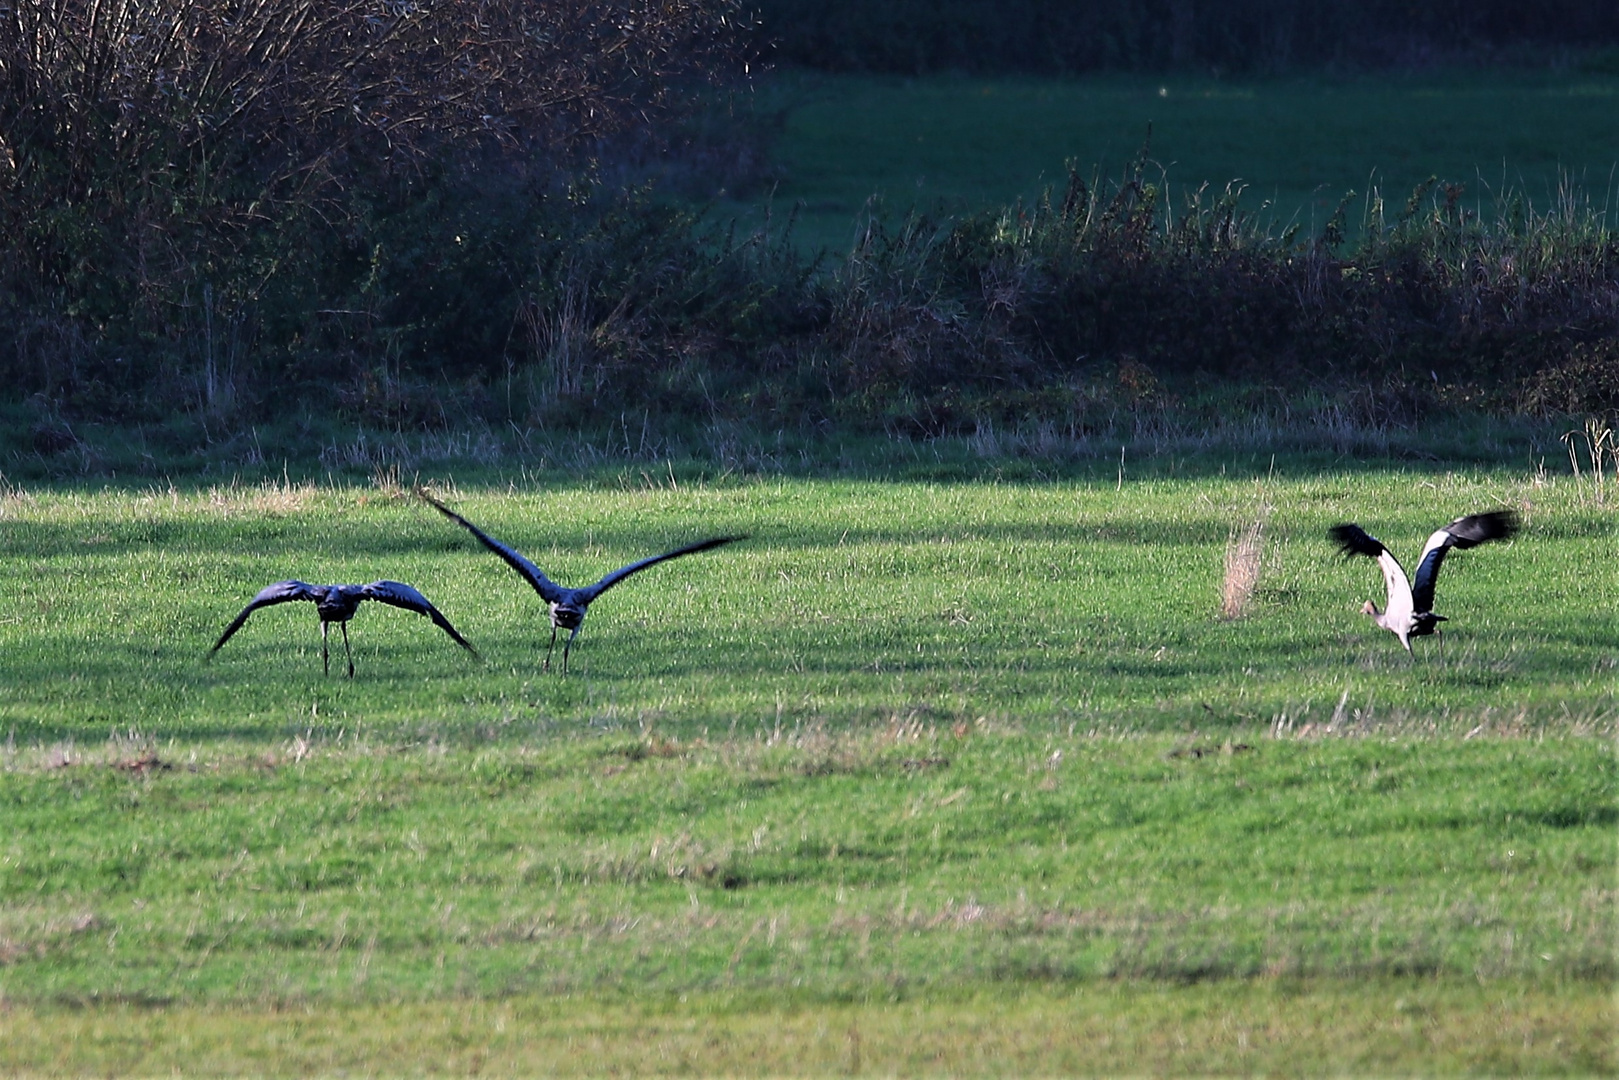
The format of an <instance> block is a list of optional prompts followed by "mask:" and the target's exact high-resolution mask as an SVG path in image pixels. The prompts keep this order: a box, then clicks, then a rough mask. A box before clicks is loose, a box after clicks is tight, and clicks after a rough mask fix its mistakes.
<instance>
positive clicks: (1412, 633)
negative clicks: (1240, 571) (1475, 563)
mask: <svg viewBox="0 0 1619 1080" xmlns="http://www.w3.org/2000/svg"><path fill="white" fill-rule="evenodd" d="M1517 531H1518V516H1517V515H1516V514H1514V513H1513V512H1512V511H1511V510H1491V511H1489V512H1488V513H1483V514H1469V515H1468V516H1467V517H1459V518H1457V519H1456V520H1455V521H1452V522H1451V523H1450V524H1449V525H1446V526H1445V527H1444V528H1442V529H1439V530H1437V531H1435V533H1434V534H1433V535H1432V536H1430V537H1428V543H1427V544H1426V545H1425V546H1424V547H1423V549H1422V559H1421V561H1420V562H1418V563H1417V580H1416V584H1415V585H1413V584H1412V583H1411V582H1410V581H1409V580H1408V579H1407V578H1406V576H1405V570H1404V568H1402V567H1401V566H1400V563H1399V560H1397V559H1395V557H1394V556H1393V555H1391V554H1390V553H1389V549H1388V548H1386V547H1384V546H1383V543H1382V541H1380V540H1378V539H1377V538H1376V537H1375V536H1372V535H1371V534H1369V533H1368V532H1367V531H1366V530H1365V529H1362V528H1361V527H1360V526H1359V525H1356V524H1354V523H1353V522H1346V523H1344V524H1342V525H1334V526H1333V527H1332V528H1331V529H1330V530H1328V532H1327V535H1328V536H1330V537H1331V538H1332V539H1333V540H1334V541H1336V542H1337V544H1338V545H1339V547H1340V549H1341V550H1342V551H1343V555H1344V558H1346V559H1347V558H1350V557H1352V556H1355V555H1365V556H1367V557H1368V558H1373V559H1376V560H1377V565H1378V566H1379V567H1381V568H1382V570H1383V582H1384V584H1385V585H1387V586H1388V601H1387V603H1388V606H1387V607H1386V608H1385V609H1384V610H1382V611H1379V610H1377V605H1376V604H1374V603H1372V602H1371V601H1370V600H1368V601H1366V603H1365V605H1364V606H1363V607H1362V608H1361V609H1360V610H1361V611H1362V612H1363V613H1364V614H1366V615H1370V616H1371V618H1372V621H1373V622H1375V623H1376V624H1377V625H1378V626H1381V627H1382V628H1383V629H1385V630H1387V631H1389V632H1390V633H1391V634H1393V635H1394V636H1395V637H1397V638H1399V639H1400V644H1401V645H1404V646H1405V651H1406V652H1408V653H1410V652H1411V639H1412V638H1414V637H1426V636H1428V635H1429V634H1437V633H1438V630H1439V624H1440V623H1442V622H1448V621H1449V620H1448V619H1446V618H1445V616H1443V615H1435V614H1434V610H1433V592H1434V585H1435V583H1436V582H1437V581H1438V580H1439V567H1440V566H1441V565H1443V564H1444V561H1445V556H1446V555H1447V554H1448V553H1449V552H1450V549H1451V548H1453V547H1454V548H1462V549H1464V550H1465V549H1467V548H1470V547H1477V546H1478V545H1480V544H1484V543H1488V542H1489V541H1491V540H1507V539H1510V538H1511V537H1512V536H1513V535H1514V534H1515V533H1516V532H1517ZM1444 640H1445V639H1444V636H1443V635H1440V637H1439V642H1440V648H1441V649H1442V648H1443V647H1444ZM1412 655H1415V654H1412Z"/></svg>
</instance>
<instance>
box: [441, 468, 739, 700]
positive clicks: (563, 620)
mask: <svg viewBox="0 0 1619 1080" xmlns="http://www.w3.org/2000/svg"><path fill="white" fill-rule="evenodd" d="M416 494H418V495H420V496H421V497H422V498H423V499H424V500H425V501H427V502H428V503H430V504H431V505H432V506H433V507H434V508H436V509H437V510H438V512H439V513H441V514H443V515H444V516H445V517H447V518H449V519H450V520H451V521H453V522H455V523H456V524H458V525H460V526H461V527H462V528H464V529H466V530H467V531H468V532H470V533H471V534H472V535H473V536H475V537H477V538H478V540H479V542H480V543H482V544H483V546H484V547H486V548H488V549H489V550H490V551H493V552H494V553H495V554H496V555H499V556H500V557H501V558H502V559H504V560H506V564H507V565H508V566H510V567H511V568H512V569H513V570H515V571H517V572H518V573H519V574H521V575H522V577H523V579H524V580H525V581H527V582H528V583H529V584H530V585H532V586H533V587H534V591H535V592H537V593H539V594H540V599H541V600H544V601H545V603H546V604H547V606H548V607H549V609H550V614H551V644H550V645H549V646H548V647H547V648H546V650H545V668H544V670H546V671H549V670H551V654H552V653H553V652H555V651H556V647H557V631H558V630H559V629H560V630H566V631H568V640H567V641H566V642H564V643H563V646H562V671H563V674H567V671H568V653H569V651H570V650H571V649H572V648H573V639H574V638H576V637H578V636H579V628H580V626H582V625H583V624H584V621H585V610H586V609H587V608H589V607H590V605H591V604H592V603H594V602H595V601H596V599H597V598H598V597H600V596H601V594H602V593H604V592H606V591H607V590H608V589H611V588H612V587H613V586H614V585H617V584H618V583H619V582H621V581H623V580H624V579H625V578H627V577H629V576H630V575H631V574H636V573H639V572H641V571H642V570H645V569H646V568H647V567H649V566H656V565H657V564H658V563H661V562H666V561H668V560H669V559H678V558H680V557H681V556H682V555H692V554H695V553H696V552H699V551H708V550H709V549H711V548H717V547H719V546H720V545H721V544H729V543H733V542H735V541H737V540H746V539H747V537H746V536H715V537H712V538H710V539H708V540H699V541H697V542H696V543H695V544H687V545H686V546H685V547H678V548H675V549H674V550H673V551H665V552H664V553H663V554H662V555H653V556H650V557H649V558H645V559H640V560H638V561H636V562H632V563H630V564H629V565H628V566H621V567H619V568H618V569H617V570H614V571H613V572H612V573H610V574H608V575H607V576H605V577H603V578H602V579H601V580H600V581H598V582H596V583H595V584H594V585H586V586H585V587H584V588H581V589H569V588H566V587H564V586H562V585H558V584H557V583H556V582H554V581H552V580H551V579H550V578H548V577H546V576H545V575H544V574H543V573H541V572H540V568H539V567H537V566H535V565H534V564H533V563H531V562H529V561H528V560H527V559H525V558H524V557H523V556H522V555H521V554H519V553H518V552H516V551H514V550H513V549H512V548H509V547H507V546H506V545H505V544H502V543H501V542H500V541H499V540H496V539H495V538H494V537H492V536H490V535H489V534H488V533H486V532H484V531H483V530H482V529H480V528H478V526H476V525H474V524H473V523H472V522H470V521H468V520H467V519H466V518H464V517H462V516H461V515H460V514H457V513H456V512H455V511H454V510H451V509H450V508H449V507H448V506H445V505H444V504H443V503H441V502H439V501H438V500H437V499H435V498H433V496H431V495H429V494H428V493H427V492H425V491H423V490H421V489H420V488H418V489H417V490H416Z"/></svg>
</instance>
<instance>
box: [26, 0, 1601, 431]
mask: <svg viewBox="0 0 1619 1080" xmlns="http://www.w3.org/2000/svg"><path fill="white" fill-rule="evenodd" d="M1555 7H1556V5H1555V4H1554V5H1550V8H1553V9H1554V8H1555ZM632 8H633V9H634V10H635V11H639V12H640V13H641V14H640V16H637V17H636V18H634V19H628V20H621V21H619V22H615V21H614V20H613V19H612V18H609V17H608V16H609V15H611V14H613V13H614V12H618V13H619V14H623V11H625V10H629V9H632ZM244 10H246V11H248V12H249V13H250V14H251V15H252V18H251V19H249V18H246V17H245V16H242V15H241V12H240V11H238V6H237V5H235V4H234V3H232V2H231V0H125V2H121V3H118V4H102V3H94V2H90V0H51V2H50V3H46V4H37V5H19V6H14V7H11V8H4V7H0V385H3V387H4V389H3V390H0V400H8V401H9V402H11V403H12V404H11V408H17V407H18V406H17V403H25V404H23V405H22V409H23V411H24V412H28V413H31V415H32V417H33V420H32V426H33V432H34V434H33V443H34V449H36V450H38V451H39V452H40V453H45V454H49V453H52V452H55V451H57V450H60V449H62V448H63V447H70V446H71V442H72V437H71V435H70V434H66V433H69V432H71V430H72V426H71V422H72V421H73V420H75V419H77V418H102V419H112V420H116V421H125V422H131V421H132V422H139V423H146V422H152V421H158V422H161V421H163V420H165V419H166V418H172V417H174V416H176V415H177V414H184V415H187V416H192V417H200V418H203V419H205V420H206V421H207V423H208V424H209V425H211V426H213V427H214V428H216V429H218V428H225V429H229V428H231V427H235V428H237V429H240V428H241V427H242V425H244V424H247V423H252V422H256V421H258V420H260V419H265V418H271V417H275V416H279V415H285V414H286V413H288V412H289V411H293V410H302V411H304V412H307V413H320V414H323V415H336V416H342V417H347V418H349V419H352V420H354V421H357V422H361V423H366V424H379V425H388V426H397V427H412V428H423V427H445V426H453V425H456V424H459V423H463V422H486V423H494V424H506V423H512V424H518V425H525V424H528V425H544V426H546V427H548V428H551V429H570V428H573V429H583V428H590V427H592V426H594V427H598V428H599V427H601V426H602V425H603V424H610V423H620V422H622V418H623V417H624V416H626V415H636V414H639V415H640V416H642V417H643V418H645V420H646V422H648V423H652V422H654V420H653V418H656V421H655V422H657V423H669V424H672V425H680V424H686V425H690V424H693V423H697V424H701V423H707V422H710V421H713V420H716V419H734V420H738V421H742V422H746V423H754V424H765V425H769V426H770V427H773V428H784V427H814V428H819V429H821V430H825V429H827V428H833V427H836V428H863V429H867V430H871V429H888V430H898V431H904V432H909V433H942V432H957V431H965V430H971V429H973V428H974V427H975V426H977V425H979V424H981V423H986V422H988V423H993V424H1005V423H1014V424H1021V423H1025V422H1028V423H1037V424H1045V423H1050V424H1056V425H1062V426H1064V427H1066V428H1067V429H1068V430H1071V431H1076V432H1080V431H1085V430H1089V429H1091V427H1092V426H1093V425H1096V424H1106V423H1111V422H1112V421H1111V420H1108V419H1106V418H1108V417H1117V415H1118V414H1119V410H1121V409H1123V410H1139V409H1149V410H1150V409H1154V408H1158V407H1160V406H1163V405H1165V404H1166V403H1169V402H1172V401H1174V400H1175V399H1177V398H1178V397H1181V396H1182V395H1195V394H1196V393H1198V392H1199V388H1208V387H1211V386H1219V387H1223V388H1225V392H1227V393H1228V394H1230V393H1239V392H1244V391H1241V388H1243V387H1247V388H1253V389H1254V390H1255V392H1258V393H1262V394H1270V395H1273V396H1274V395H1275V394H1277V393H1278V392H1280V393H1283V394H1285V393H1288V392H1290V391H1289V388H1300V387H1305V388H1316V389H1319V388H1321V387H1323V386H1337V387H1351V388H1360V389H1364V388H1368V387H1370V388H1375V391H1376V393H1375V395H1374V399H1375V400H1377V401H1381V402H1393V403H1397V404H1398V407H1399V408H1408V409H1411V410H1420V409H1421V408H1423V407H1425V405H1427V404H1431V403H1435V402H1440V403H1443V402H1448V401H1459V402H1465V403H1467V404H1469V405H1472V406H1484V407H1488V408H1500V409H1521V410H1529V411H1537V412H1565V411H1566V412H1584V411H1591V410H1612V409H1615V408H1619V241H1616V240H1615V234H1614V232H1613V230H1612V229H1611V228H1610V227H1609V226H1608V224H1607V223H1606V221H1605V219H1604V218H1603V216H1602V214H1601V213H1600V212H1598V211H1597V210H1595V209H1593V208H1592V207H1590V206H1589V205H1588V204H1587V203H1586V202H1584V201H1583V199H1582V197H1581V195H1580V193H1578V192H1573V191H1570V192H1565V193H1563V196H1562V198H1561V200H1560V201H1559V202H1558V203H1557V205H1555V206H1550V207H1547V206H1534V205H1530V204H1528V203H1526V202H1524V201H1523V200H1520V199H1517V198H1514V197H1513V196H1511V195H1510V194H1507V195H1503V196H1501V198H1500V199H1499V201H1498V202H1497V203H1496V205H1495V207H1494V209H1493V210H1492V211H1491V212H1490V213H1489V214H1487V215H1486V216H1485V217H1484V218H1480V217H1478V216H1476V215H1477V211H1473V210H1468V209H1467V207H1468V206H1469V205H1475V206H1476V205H1477V204H1476V202H1469V201H1467V200H1462V199H1461V198H1460V193H1459V191H1456V190H1448V189H1442V188H1441V189H1438V190H1426V189H1425V190H1423V191H1419V192H1417V193H1415V194H1413V195H1412V196H1411V198H1410V199H1409V200H1405V199H1401V200H1400V202H1399V204H1397V205H1395V206H1393V207H1391V208H1384V207H1383V206H1381V204H1377V205H1374V206H1372V207H1371V208H1370V210H1369V212H1368V214H1367V227H1366V228H1365V229H1364V230H1363V231H1362V232H1361V233H1358V234H1357V236H1358V238H1357V239H1356V240H1354V241H1353V242H1352V243H1349V242H1346V239H1345V230H1344V228H1343V223H1342V221H1341V215H1340V217H1339V218H1334V219H1333V220H1332V221H1330V222H1329V223H1328V225H1327V226H1326V228H1325V230H1324V231H1323V232H1321V233H1320V234H1318V235H1313V236H1311V235H1300V234H1298V233H1296V232H1294V233H1289V234H1285V235H1276V234H1273V233H1271V232H1270V231H1268V229H1267V228H1265V227H1262V226H1260V225H1259V224H1257V223H1256V222H1254V221H1253V220H1252V219H1248V218H1245V217H1244V216H1243V215H1242V214H1241V213H1239V212H1238V210H1237V208H1236V204H1235V201H1234V200H1231V199H1223V198H1222V199H1215V200H1206V201H1205V202H1203V203H1201V204H1199V205H1194V206H1192V207H1190V208H1186V207H1178V206H1177V207H1173V208H1171V207H1166V206H1164V205H1163V204H1162V202H1161V195H1160V189H1159V188H1158V187H1157V186H1155V185H1154V184H1153V183H1149V182H1148V181H1147V180H1146V179H1144V176H1145V175H1146V172H1145V165H1144V163H1138V164H1137V166H1135V167H1134V168H1133V169H1132V170H1131V171H1130V172H1128V173H1127V174H1126V175H1124V176H1122V177H1120V178H1117V179H1114V180H1111V181H1109V182H1106V183H1103V182H1100V181H1099V180H1098V179H1096V178H1090V180H1089V182H1081V180H1080V178H1079V177H1077V176H1076V177H1073V178H1071V181H1070V183H1069V185H1068V187H1067V188H1066V189H1065V190H1059V191H1055V192H1053V193H1052V194H1051V196H1050V197H1049V198H1048V199H1047V200H1045V201H1042V202H1040V203H1038V204H1035V205H1030V206H1022V207H1014V208H1011V209H1008V210H1006V211H1004V212H1000V213H990V214H984V215H978V216H973V217H968V218H965V219H962V220H956V221H944V222H929V221H925V220H920V219H910V220H906V221H886V222H885V221H881V220H874V221H872V222H871V224H870V228H869V230H868V231H867V234H866V237H865V239H864V240H863V241H862V242H861V243H860V244H858V245H857V246H856V247H855V249H854V251H853V252H852V253H851V254H850V255H849V256H848V257H847V258H846V259H843V260H841V261H837V262H835V263H831V264H827V263H819V262H814V261H811V260H810V259H808V258H806V257H805V256H803V255H802V254H800V253H799V252H798V251H797V249H796V248H795V247H794V246H793V245H792V244H791V243H790V242H788V241H787V240H786V239H784V237H783V235H782V225H781V223H780V222H778V223H777V224H776V226H775V228H774V231H773V232H771V233H769V234H768V235H762V236H748V237H736V236H730V235H726V234H724V233H723V232H721V233H715V232H714V231H713V230H710V229H705V228H704V227H702V226H700V225H699V224H698V218H697V215H696V214H695V213H694V212H693V211H690V210H687V209H682V208H681V207H680V206H679V205H676V204H673V203H671V202H668V201H662V200H659V199H655V198H652V197H650V196H649V195H648V194H647V192H646V191H644V190H641V189H638V188H635V187H634V186H633V185H626V184H624V183H621V182H616V181H615V182H611V183H610V182H608V180H607V179H606V178H607V177H610V176H619V177H622V176H626V175H630V174H632V173H633V172H634V169H633V168H632V167H630V166H631V165H633V161H634V160H635V154H637V153H646V154H649V155H651V156H653V157H655V156H656V154H657V150H658V147H657V141H656V139H655V138H654V137H653V133H654V131H656V130H663V131H672V130H681V129H680V128H678V127H670V126H668V125H665V124H662V123H661V121H662V120H664V119H665V118H668V119H670V120H671V121H680V119H681V118H682V117H686V118H687V119H688V120H689V119H690V117H691V113H690V112H689V111H686V110H684V109H683V108H682V103H683V102H685V101H688V100H689V98H687V97H686V92H687V90H689V88H690V87H691V86H693V85H694V84H695V83H697V82H699V81H701V80H705V79H707V80H713V79H718V80H719V81H720V82H722V83H723V81H724V77H725V74H726V73H727V72H739V71H741V70H742V68H743V62H744V60H745V59H746V55H747V54H746V48H745V44H744V42H745V40H746V34H747V32H748V28H747V27H746V26H743V27H740V28H739V26H738V24H737V22H736V20H735V16H736V13H737V11H738V10H739V8H738V6H737V5H735V4H733V3H731V2H729V0H722V2H713V3H709V2H699V0H689V2H684V3H682V2H671V0H548V2H547V3H546V4H543V5H539V6H535V5H532V4H530V3H529V2H528V0H489V2H487V3H484V4H482V5H481V6H480V8H479V10H480V12H481V13H482V15H481V19H480V21H478V22H477V23H476V24H474V25H473V26H471V27H470V28H460V27H458V26H457V25H455V24H454V21H453V20H454V13H455V11H457V10H461V9H459V8H457V7H456V6H454V5H448V6H447V5H403V6H401V5H397V4H393V3H392V2H391V0H262V2H261V3H257V4H255V5H252V6H251V7H250V8H248V9H244ZM896 10H897V9H896ZM1086 10H1100V11H1103V12H1104V13H1105V11H1107V10H1110V9H1107V8H1105V7H1102V8H1099V9H1091V8H1087V9H1086ZM1121 10H1122V8H1121ZM1187 10H1188V11H1191V9H1190V8H1188V9H1187ZM1199 10H1201V9H1199ZM1231 10H1240V8H1239V5H1232V6H1231ZM1482 10H1484V11H1485V12H1488V11H1490V10H1492V9H1491V8H1489V6H1488V5H1485V6H1484V8H1483V9H1482ZM1503 10H1505V9H1503ZM536 12H539V13H541V14H543V16H544V20H545V29H546V31H547V32H546V33H543V34H541V33H536V32H535V29H536V27H535V24H534V23H533V22H532V21H531V20H532V19H533V18H534V17H535V13H536ZM1544 13H1545V12H1544V10H1543V11H1542V12H1541V14H1544ZM1014 14H1015V13H1014ZM1192 14H1193V15H1196V14H1197V12H1195V11H1192ZM1470 17H1471V16H1470ZM1526 17H1527V16H1526ZM255 20H256V21H255ZM445 20H450V22H446V21H445ZM1002 21H1003V22H1005V23H1008V24H1010V23H1013V22H1016V21H1017V20H1016V19H1015V18H1013V17H1011V16H1008V17H1005V18H1003V20H1002ZM462 29H467V30H468V33H465V34H462V33H461V30H462ZM472 31H476V33H473V32H472ZM452 32H453V33H454V34H460V36H459V37H456V38H455V40H457V41H458V42H459V44H458V46H457V48H456V50H453V51H446V50H445V49H444V47H443V42H444V41H446V40H449V37H447V35H451V34H452ZM1593 33H1594V31H1593ZM471 60H476V62H475V63H474V62H470V61H471ZM685 130H688V131H699V130H700V125H696V126H691V125H688V127H687V128H686V129H685ZM722 142H723V140H720V141H719V142H716V144H715V145H719V144H720V143H722ZM721 150H723V146H722V147H721ZM714 156H715V158H716V160H719V159H724V158H725V157H726V154H725V153H724V152H719V153H716V154H715V155H714ZM626 163H629V164H626ZM620 166H623V167H622V168H620ZM717 167H721V168H729V167H730V165H728V164H725V162H724V161H721V162H720V165H719V166H717ZM1231 387H1237V388H1238V389H1237V390H1231V389H1230V388H1231ZM1356 392H1358V390H1357V391H1356ZM1368 400H1373V399H1368ZM1399 403H1403V404H1399Z"/></svg>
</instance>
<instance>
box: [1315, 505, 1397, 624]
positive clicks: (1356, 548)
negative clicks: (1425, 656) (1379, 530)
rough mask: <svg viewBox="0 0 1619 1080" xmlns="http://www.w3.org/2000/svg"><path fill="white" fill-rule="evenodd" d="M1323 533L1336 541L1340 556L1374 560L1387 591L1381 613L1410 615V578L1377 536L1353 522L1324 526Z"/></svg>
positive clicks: (1394, 617) (1390, 615)
mask: <svg viewBox="0 0 1619 1080" xmlns="http://www.w3.org/2000/svg"><path fill="white" fill-rule="evenodd" d="M1327 535H1328V536H1329V537H1331V538H1332V539H1333V541H1334V542H1336V543H1337V544H1338V548H1339V550H1340V551H1342V552H1343V556H1344V558H1346V559H1347V558H1351V557H1352V556H1355V555H1365V556H1367V557H1368V558H1372V559H1376V560H1377V565H1378V566H1379V567H1380V568H1381V569H1382V571H1383V586H1384V588H1385V589H1387V591H1388V599H1387V601H1386V602H1385V603H1386V605H1387V606H1386V607H1385V609H1384V614H1385V615H1387V616H1389V617H1391V618H1393V619H1403V618H1406V617H1408V616H1410V615H1411V613H1412V612H1413V611H1414V610H1415V609H1414V608H1413V607H1412V601H1411V581H1410V579H1409V578H1407V577H1406V576H1405V568H1404V567H1402V566H1401V565H1400V561H1399V560H1398V559H1396V558H1395V557H1394V556H1393V554H1391V553H1390V552H1389V549H1388V548H1386V547H1384V546H1383V542H1382V541H1381V540H1379V539H1378V538H1377V537H1375V536H1373V535H1372V534H1371V533H1369V532H1367V531H1366V530H1365V529H1363V528H1361V527H1360V526H1359V525H1356V524H1355V523H1354V522H1345V523H1344V524H1342V525H1334V526H1333V527H1332V528H1330V529H1328V530H1327Z"/></svg>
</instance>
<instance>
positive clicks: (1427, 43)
mask: <svg viewBox="0 0 1619 1080" xmlns="http://www.w3.org/2000/svg"><path fill="white" fill-rule="evenodd" d="M757 8H758V11H759V16H760V28H761V33H762V37H763V40H764V41H766V42H767V43H768V44H769V45H770V47H771V48H772V50H773V55H774V56H775V57H776V58H777V59H778V60H779V61H781V62H784V63H790V64H798V65H804V66H808V67H814V68H821V69H825V70H830V71H871V72H889V73H899V74H922V73H926V72H939V71H965V72H977V73H989V72H996V73H1006V72H1028V73H1038V74H1058V73H1077V72H1088V71H1096V70H1102V69H1111V70H1161V69H1167V68H1175V67H1179V68H1187V67H1194V68H1199V69H1202V70H1209V69H1218V70H1225V71H1234V72H1235V71H1241V72H1257V71H1280V70H1287V69H1292V68H1298V67H1311V68H1318V67H1320V66H1321V65H1336V66H1340V67H1354V68H1361V67H1367V66H1372V67H1383V66H1389V65H1402V66H1403V65H1411V64H1424V63H1431V62H1433V61H1435V60H1441V59H1448V58H1454V57H1457V56H1477V55H1480V54H1485V55H1488V54H1499V53H1502V52H1508V53H1510V52H1516V51H1521V50H1523V49H1525V48H1526V47H1527V48H1531V49H1539V50H1546V49H1554V50H1555V49H1569V48H1573V49H1579V50H1589V49H1591V48H1593V47H1598V46H1602V45H1609V46H1612V45H1616V44H1619V5H1616V4H1613V3H1611V2H1609V0H1545V2H1542V3H1532V4H1531V3H1524V2H1522V0H1427V2H1424V3H1410V2H1409V0H1218V2H1211V0H1086V2H1084V3H1076V2H1074V0H883V2H881V3H868V2H863V0H759V3H758V5H757Z"/></svg>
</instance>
